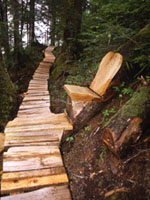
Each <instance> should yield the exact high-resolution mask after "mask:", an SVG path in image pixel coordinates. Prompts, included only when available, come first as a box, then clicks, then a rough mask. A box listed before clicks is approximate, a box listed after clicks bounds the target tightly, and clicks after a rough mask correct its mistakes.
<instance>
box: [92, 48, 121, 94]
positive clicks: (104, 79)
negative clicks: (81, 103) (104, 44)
mask: <svg viewBox="0 0 150 200" xmlns="http://www.w3.org/2000/svg"><path fill="white" fill-rule="evenodd" d="M122 60H123V58H122V55H121V54H119V53H113V52H112V51H110V52H108V53H107V54H106V55H105V56H104V58H103V59H102V61H101V63H100V66H99V69H98V71H97V73H96V76H95V78H94V80H93V81H92V83H91V85H90V88H91V89H92V90H93V91H95V92H96V93H97V94H99V95H100V96H103V95H104V94H105V92H106V90H107V88H108V86H109V84H110V82H111V81H112V79H113V78H114V76H115V75H116V73H117V72H118V71H119V69H120V67H121V64H122Z"/></svg>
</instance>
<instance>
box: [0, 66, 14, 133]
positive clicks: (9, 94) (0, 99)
mask: <svg viewBox="0 0 150 200" xmlns="http://www.w3.org/2000/svg"><path fill="white" fill-rule="evenodd" d="M16 106H17V94H16V90H15V88H14V86H13V83H12V82H11V80H10V77H9V74H8V73H7V70H6V69H5V68H4V67H3V66H2V64H0V131H3V129H4V127H5V125H6V123H7V122H8V120H9V119H10V116H11V114H12V113H13V112H14V111H15V110H16Z"/></svg>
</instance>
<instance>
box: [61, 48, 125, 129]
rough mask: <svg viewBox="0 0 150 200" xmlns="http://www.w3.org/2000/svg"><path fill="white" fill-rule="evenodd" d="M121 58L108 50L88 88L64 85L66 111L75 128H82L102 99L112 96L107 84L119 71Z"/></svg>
mask: <svg viewBox="0 0 150 200" xmlns="http://www.w3.org/2000/svg"><path fill="white" fill-rule="evenodd" d="M122 60H123V58H122V55H121V54H119V53H113V52H108V53H107V54H106V55H105V56H104V58H103V59H102V61H101V63H100V66H99V69H98V71H97V73H96V76H95V78H94V80H93V81H92V83H91V85H90V89H88V88H86V87H80V86H73V85H70V86H69V85H65V86H64V88H65V90H66V92H67V94H68V98H67V107H66V113H67V115H68V118H69V120H70V122H71V123H72V124H73V126H74V128H75V129H76V130H78V129H80V128H82V127H83V126H84V125H85V122H87V120H89V119H90V118H91V117H92V116H93V115H95V114H96V112H98V111H99V110H100V109H101V107H102V104H103V103H102V102H103V101H106V100H108V99H110V98H111V97H112V96H113V94H114V93H113V94H110V89H109V86H110V85H111V84H110V83H111V81H112V79H113V78H114V76H115V75H116V73H117V72H118V71H119V69H120V67H121V64H122ZM107 91H108V95H107Z"/></svg>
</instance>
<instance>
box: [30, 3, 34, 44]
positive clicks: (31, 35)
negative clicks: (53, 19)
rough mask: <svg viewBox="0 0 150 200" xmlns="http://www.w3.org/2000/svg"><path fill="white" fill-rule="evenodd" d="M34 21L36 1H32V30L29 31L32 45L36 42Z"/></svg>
mask: <svg viewBox="0 0 150 200" xmlns="http://www.w3.org/2000/svg"><path fill="white" fill-rule="evenodd" d="M34 21H35V0H30V30H29V41H30V44H31V45H32V43H33V42H34V39H35V32H34Z"/></svg>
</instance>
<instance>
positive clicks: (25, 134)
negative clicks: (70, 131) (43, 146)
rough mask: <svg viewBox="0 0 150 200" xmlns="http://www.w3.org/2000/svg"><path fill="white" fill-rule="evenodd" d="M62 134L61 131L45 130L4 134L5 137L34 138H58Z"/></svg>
mask: <svg viewBox="0 0 150 200" xmlns="http://www.w3.org/2000/svg"><path fill="white" fill-rule="evenodd" d="M62 134H63V129H55V130H53V129H45V130H44V131H41V130H36V131H24V132H21V133H20V132H5V135H6V136H23V137H28V136H30V137H32V136H33V137H34V136H43V137H44V136H49V135H50V136H52V137H56V138H57V137H58V138H60V137H61V136H62Z"/></svg>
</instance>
